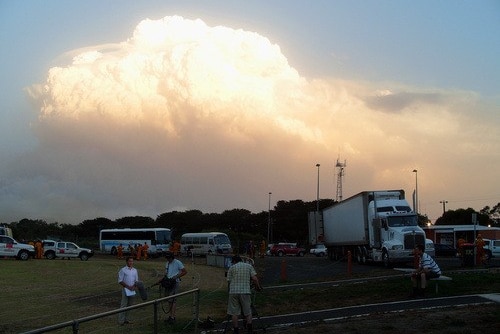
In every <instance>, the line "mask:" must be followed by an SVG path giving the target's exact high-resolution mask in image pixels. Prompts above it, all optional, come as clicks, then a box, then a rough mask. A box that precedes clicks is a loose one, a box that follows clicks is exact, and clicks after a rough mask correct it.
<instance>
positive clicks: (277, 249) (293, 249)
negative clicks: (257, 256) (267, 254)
mask: <svg viewBox="0 0 500 334" xmlns="http://www.w3.org/2000/svg"><path fill="white" fill-rule="evenodd" d="M305 254H306V250H305V249H304V248H302V247H297V245H296V244H289V243H279V244H276V245H273V247H272V248H271V255H273V256H284V255H295V256H304V255H305Z"/></svg>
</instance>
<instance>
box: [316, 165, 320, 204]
mask: <svg viewBox="0 0 500 334" xmlns="http://www.w3.org/2000/svg"><path fill="white" fill-rule="evenodd" d="M319 166H320V164H316V167H318V186H317V187H316V212H317V213H319Z"/></svg>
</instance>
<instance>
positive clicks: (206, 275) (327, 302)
mask: <svg viewBox="0 0 500 334" xmlns="http://www.w3.org/2000/svg"><path fill="white" fill-rule="evenodd" d="M181 260H183V261H185V259H181ZM202 263H204V259H198V260H197V261H196V263H191V262H190V261H187V262H186V261H185V265H186V269H187V270H188V275H187V276H185V277H184V278H183V281H182V291H186V290H190V289H192V288H200V291H201V294H200V319H204V318H206V317H207V316H210V317H212V318H214V319H215V320H216V321H217V322H221V321H222V320H224V319H225V317H226V316H225V311H226V303H227V283H226V280H225V277H224V269H223V268H215V267H209V266H206V265H203V264H202ZM164 264H165V261H164V260H163V259H155V260H148V261H136V263H135V267H136V268H137V269H138V270H139V276H140V279H141V280H142V281H144V283H145V285H146V286H150V285H152V284H153V283H155V282H156V281H157V280H158V279H159V277H160V275H162V273H163V271H164ZM124 265H125V262H124V261H123V260H117V259H115V258H113V257H111V256H97V257H95V258H91V259H90V260H89V261H86V262H84V261H80V260H77V259H76V260H75V259H73V260H61V259H57V260H30V261H24V262H23V261H16V260H11V259H5V260H1V262H0V266H1V269H0V270H1V271H0V272H1V274H0V284H1V286H2V287H3V293H2V303H1V305H2V307H1V311H0V333H19V332H23V331H28V330H32V329H36V328H40V327H44V326H49V325H53V324H57V323H60V322H66V321H69V320H72V319H76V318H81V317H85V316H88V315H93V314H97V313H100V312H105V311H110V310H114V309H117V308H118V307H119V303H120V287H119V285H118V283H117V273H118V270H119V269H120V268H121V267H122V266H124ZM260 265H261V264H259V263H257V269H258V271H259V272H261V271H260V270H259V266H260ZM277 270H279V268H278V269H277ZM385 273H386V274H387V272H385ZM446 275H447V276H451V277H452V278H453V280H452V281H446V282H439V296H452V295H462V294H477V293H498V292H499V291H500V279H499V274H498V273H494V272H475V273H446ZM345 278H347V277H343V278H342V279H345ZM352 278H356V277H352ZM288 283H297V282H288ZM304 283H305V282H304ZM410 285H411V284H410V281H409V278H407V277H405V278H402V277H400V276H397V277H394V278H386V279H381V280H376V281H368V282H363V283H347V282H346V283H341V284H340V285H329V286H304V287H302V288H293V289H289V290H277V289H274V290H273V289H264V291H263V292H260V293H258V294H257V295H256V297H255V298H256V299H255V305H256V306H257V309H258V311H259V313H260V314H261V315H266V316H268V315H275V314H284V313H293V312H300V311H310V310H315V309H326V308H334V307H342V306H351V305H361V304H371V303H378V302H386V301H397V300H404V299H407V296H408V293H409V291H410ZM149 294H150V299H149V300H152V299H155V298H158V292H157V290H156V289H154V288H153V289H152V290H150V293H149ZM428 295H429V297H432V296H434V295H435V293H434V283H431V285H430V286H429V289H428ZM139 302H141V301H140V299H139V298H137V300H136V303H139ZM193 311H194V308H193V297H192V296H191V295H188V296H184V297H182V298H179V300H178V310H177V318H178V321H177V324H176V325H175V326H174V327H171V326H169V327H166V325H165V324H164V323H163V322H161V323H160V331H161V332H165V331H167V332H191V331H192V326H189V324H190V321H191V319H192V318H193ZM160 315H161V316H162V319H164V318H165V315H164V314H163V312H162V311H161V310H160ZM133 318H134V320H135V323H134V324H133V325H130V326H127V327H126V329H127V332H128V333H129V334H134V333H146V332H147V333H151V332H152V331H153V327H152V323H153V308H152V306H151V307H147V308H143V309H140V310H134V311H133ZM123 329H124V327H120V326H118V324H117V316H116V315H113V316H109V317H106V318H104V319H102V320H98V321H92V322H89V323H84V324H81V325H80V331H81V333H106V334H110V333H119V332H122V331H123ZM55 333H71V329H66V330H60V331H56V332H55Z"/></svg>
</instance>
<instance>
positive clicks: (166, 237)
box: [99, 228, 172, 256]
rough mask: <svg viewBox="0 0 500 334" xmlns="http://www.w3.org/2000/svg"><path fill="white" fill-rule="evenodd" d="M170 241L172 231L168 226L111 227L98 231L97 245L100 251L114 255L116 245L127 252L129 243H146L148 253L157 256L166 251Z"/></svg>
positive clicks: (133, 244)
mask: <svg viewBox="0 0 500 334" xmlns="http://www.w3.org/2000/svg"><path fill="white" fill-rule="evenodd" d="M171 241H172V232H171V230H170V229H168V228H112V229H104V230H101V231H100V232H99V245H100V249H101V252H102V253H110V254H113V255H116V253H117V248H118V245H120V244H121V245H122V246H123V253H124V254H127V253H129V250H128V247H129V245H132V246H135V245H137V244H140V245H144V243H147V244H148V246H149V248H148V253H149V254H150V255H152V256H159V255H162V254H163V253H165V252H166V251H168V248H169V247H170V242H171Z"/></svg>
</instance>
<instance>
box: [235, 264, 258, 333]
mask: <svg viewBox="0 0 500 334" xmlns="http://www.w3.org/2000/svg"><path fill="white" fill-rule="evenodd" d="M231 263H232V266H231V267H229V271H228V272H227V281H228V282H229V299H228V303H227V314H228V315H230V316H231V320H232V324H233V333H239V328H238V317H239V316H240V314H243V316H244V317H245V322H246V329H247V333H252V299H251V291H250V281H253V282H254V284H255V287H256V289H257V290H259V291H260V290H261V287H260V284H259V279H258V278H257V272H256V271H255V268H254V267H253V266H252V265H251V264H249V263H244V262H243V261H242V260H241V257H239V256H237V255H236V256H233V258H232V260H231Z"/></svg>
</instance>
